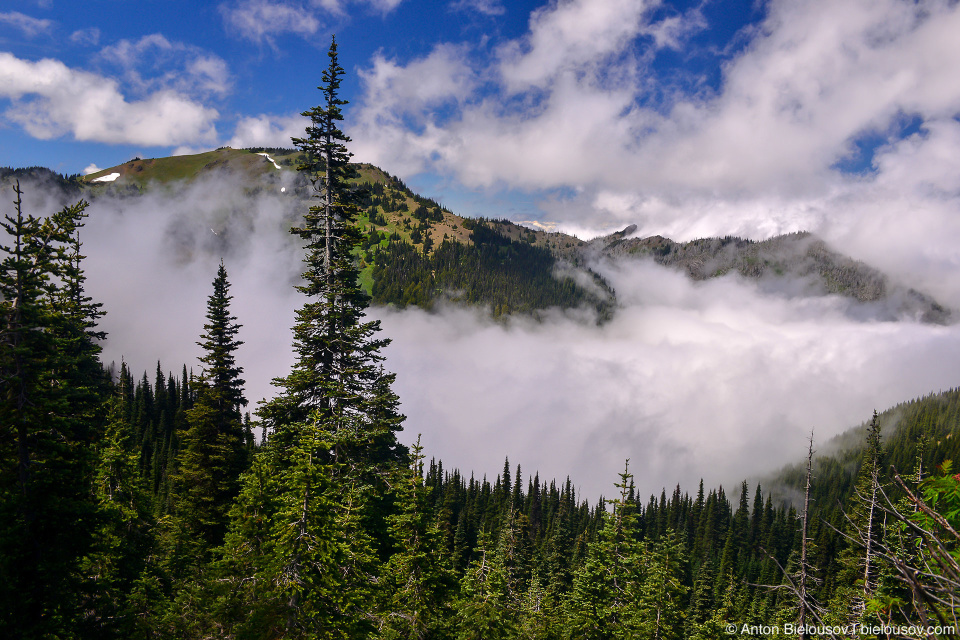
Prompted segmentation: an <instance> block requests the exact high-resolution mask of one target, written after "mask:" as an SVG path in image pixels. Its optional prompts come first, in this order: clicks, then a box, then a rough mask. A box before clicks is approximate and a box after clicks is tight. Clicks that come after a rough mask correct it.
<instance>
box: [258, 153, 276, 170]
mask: <svg viewBox="0 0 960 640" xmlns="http://www.w3.org/2000/svg"><path fill="white" fill-rule="evenodd" d="M257 155H258V156H263V157H264V158H266V159H267V160H269V161H270V162H272V163H273V166H275V167H276V168H277V169H279V168H280V165H278V164H277V161H276V160H274V159H273V158H271V157H270V155H269V154H266V153H258V154H257Z"/></svg>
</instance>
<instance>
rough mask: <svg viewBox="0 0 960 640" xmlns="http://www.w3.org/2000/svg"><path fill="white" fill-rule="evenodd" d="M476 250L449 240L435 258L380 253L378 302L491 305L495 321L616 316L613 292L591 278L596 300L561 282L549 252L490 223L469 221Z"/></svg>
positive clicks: (402, 247)
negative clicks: (553, 314) (545, 313)
mask: <svg viewBox="0 0 960 640" xmlns="http://www.w3.org/2000/svg"><path fill="white" fill-rule="evenodd" d="M464 225H465V226H466V225H469V228H470V230H471V236H470V237H471V240H472V243H471V244H465V243H462V242H454V241H451V240H444V241H443V242H441V243H440V245H439V246H438V247H436V248H435V249H434V250H433V251H432V252H429V253H428V252H427V251H423V252H420V251H418V250H417V249H416V247H414V246H413V245H411V244H408V243H406V242H402V241H398V240H392V241H391V242H390V243H389V244H388V245H387V247H386V248H385V249H381V250H379V251H377V253H376V254H375V257H374V268H373V290H372V294H373V300H374V302H376V303H378V304H394V305H396V306H398V307H406V306H410V305H413V306H419V307H423V308H425V309H429V308H431V307H433V305H435V304H436V303H437V302H439V301H441V300H460V301H463V302H467V303H470V304H485V305H489V306H490V308H491V310H492V313H493V315H494V317H499V316H501V315H507V314H510V313H527V314H529V313H535V312H537V311H540V310H544V309H548V308H550V307H559V308H563V309H569V308H576V307H581V306H590V307H593V308H595V309H596V310H597V312H598V314H599V315H600V317H606V316H608V315H609V314H610V313H611V312H612V304H613V302H612V300H613V296H612V292H610V289H609V286H607V285H606V283H605V282H604V281H603V279H602V278H600V277H599V276H597V275H596V274H590V275H589V276H587V277H592V279H593V281H594V285H595V289H596V290H597V291H601V292H609V295H602V294H597V293H595V292H593V291H591V290H588V289H587V288H585V287H583V286H581V285H580V284H578V283H577V282H575V281H574V279H573V278H571V277H558V275H557V274H556V273H555V267H556V259H555V258H554V256H553V255H552V254H551V253H550V251H549V250H547V249H544V248H542V247H538V246H534V245H531V244H528V243H525V242H515V241H513V240H511V239H510V238H507V237H505V236H503V235H501V234H499V233H497V231H496V230H495V229H493V228H492V226H491V225H490V224H488V223H487V222H485V221H465V222H464Z"/></svg>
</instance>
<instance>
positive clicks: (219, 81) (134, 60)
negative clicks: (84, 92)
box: [97, 33, 232, 97]
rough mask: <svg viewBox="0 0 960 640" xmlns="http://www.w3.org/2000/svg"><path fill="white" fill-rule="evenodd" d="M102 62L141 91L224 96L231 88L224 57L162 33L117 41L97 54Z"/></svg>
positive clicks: (228, 71) (230, 79)
mask: <svg viewBox="0 0 960 640" xmlns="http://www.w3.org/2000/svg"><path fill="white" fill-rule="evenodd" d="M97 60H98V61H99V62H100V63H101V64H105V65H108V66H110V67H113V68H116V69H119V70H120V71H121V73H122V76H123V78H124V81H125V82H127V83H128V84H129V85H130V86H131V87H132V88H133V89H134V90H135V91H136V92H138V93H141V94H144V93H149V92H151V91H156V90H157V89H174V90H177V91H180V92H182V93H187V94H191V95H195V96H197V97H204V96H211V95H213V96H223V95H225V94H226V93H228V92H229V91H230V89H231V87H232V78H231V75H230V70H229V67H228V66H227V63H226V61H225V60H223V58H221V57H219V56H217V55H215V54H211V53H209V52H207V51H204V50H203V49H201V48H200V47H196V46H193V45H188V44H184V43H182V42H175V41H170V40H168V39H167V38H166V37H165V36H164V35H163V34H161V33H153V34H150V35H146V36H143V37H142V38H139V39H138V40H120V41H118V42H116V43H114V44H112V45H110V46H108V47H104V48H103V49H101V50H100V52H99V53H98V54H97Z"/></svg>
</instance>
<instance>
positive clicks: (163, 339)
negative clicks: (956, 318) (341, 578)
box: [28, 176, 960, 498]
mask: <svg viewBox="0 0 960 640" xmlns="http://www.w3.org/2000/svg"><path fill="white" fill-rule="evenodd" d="M281 179H282V177H281ZM273 186H274V188H273V189H272V190H269V189H264V190H262V191H259V192H258V193H257V194H256V195H255V196H253V197H247V196H246V195H245V194H244V191H243V190H242V189H240V188H239V185H238V184H237V183H236V182H235V181H233V180H231V179H230V178H229V177H228V176H217V177H215V178H213V179H210V180H207V181H203V182H200V183H196V184H193V185H190V186H185V187H184V188H180V189H175V190H170V191H169V192H164V193H161V192H156V193H153V194H149V195H147V196H144V197H142V198H136V199H129V198H126V199H116V200H115V199H112V198H109V197H103V198H98V199H97V200H96V201H95V202H93V204H91V209H90V213H91V216H90V219H89V222H88V224H87V226H86V227H85V229H84V232H83V233H84V238H83V239H84V247H85V249H86V251H87V254H88V255H89V256H90V257H89V259H88V262H87V265H86V269H87V275H88V278H89V280H88V289H89V292H90V294H91V295H92V296H94V298H95V299H97V300H98V301H102V302H104V303H106V310H107V311H108V314H107V316H106V317H105V318H104V320H103V323H102V327H103V328H104V329H105V330H107V331H108V332H109V337H108V342H107V344H106V349H105V354H106V360H107V361H108V362H109V361H110V360H116V361H117V362H119V360H120V358H121V357H124V358H125V359H126V361H127V362H128V363H129V364H130V365H131V366H132V367H133V370H134V371H135V372H139V371H143V370H144V369H147V370H148V372H149V374H150V375H152V372H153V370H154V367H155V366H156V361H157V359H162V361H163V366H164V368H165V369H166V370H173V371H174V372H175V373H179V370H180V365H181V363H183V362H186V363H187V365H188V366H196V357H197V356H198V355H199V353H198V348H197V347H196V345H195V341H196V337H197V336H198V335H199V332H200V331H201V330H202V325H203V315H204V306H203V305H204V303H205V301H206V298H207V296H208V295H209V294H210V289H209V286H210V285H209V283H210V281H211V280H212V278H213V276H214V274H215V273H216V266H217V264H218V262H219V260H220V258H221V257H222V258H223V259H224V260H225V262H226V264H227V268H228V271H229V273H230V280H231V283H232V285H233V288H232V290H231V293H232V295H233V296H234V300H233V307H232V309H231V310H232V312H233V313H234V314H235V315H236V316H237V317H238V319H239V322H240V323H241V324H242V325H243V328H242V329H241V333H240V338H241V339H242V340H243V341H244V345H243V347H241V349H240V350H239V351H238V354H237V355H238V360H239V363H240V364H241V366H244V367H245V368H246V372H245V375H244V377H245V378H246V379H247V381H248V382H247V395H248V397H249V398H250V399H251V400H252V401H255V400H256V399H258V398H260V397H261V396H263V395H266V394H272V388H271V385H270V383H269V381H270V379H271V378H273V377H276V376H281V375H284V374H285V373H286V372H287V371H289V367H290V365H291V363H292V361H293V356H292V354H291V348H290V327H291V326H292V323H293V310H294V308H295V307H297V306H298V305H300V304H301V303H302V300H301V299H300V296H299V294H297V293H296V292H295V291H294V290H293V288H292V285H293V284H295V283H296V275H295V274H297V272H298V271H299V269H300V268H301V266H302V265H301V263H300V262H299V260H300V256H301V255H302V254H301V252H299V251H296V250H291V248H292V247H293V246H294V242H295V241H294V240H293V238H292V236H291V235H290V234H289V233H288V232H287V229H288V228H289V225H290V224H291V223H292V222H293V221H294V220H295V219H296V216H297V214H298V213H302V205H301V204H300V203H298V202H297V201H296V199H295V198H290V197H286V196H283V195H282V193H281V192H280V188H281V187H282V184H280V183H278V184H275V185H273ZM288 191H289V189H288ZM32 195H34V192H33V191H28V196H32ZM39 195H41V196H42V194H39ZM608 204H610V205H611V206H614V203H613V202H612V201H608ZM51 208H52V209H53V210H55V208H56V206H53V207H51ZM211 229H212V231H211ZM118 265H122V266H123V268H118ZM597 268H598V269H600V270H601V272H602V273H603V275H604V276H605V277H606V278H607V279H608V281H609V282H610V283H611V284H612V286H613V287H614V288H615V289H616V291H617V292H618V297H619V300H620V301H621V304H622V307H621V308H620V309H619V310H618V313H617V315H616V316H615V317H614V319H613V320H612V321H611V322H609V323H607V324H606V325H604V326H602V327H597V326H594V325H592V324H591V323H584V322H582V321H579V320H577V319H575V318H572V317H568V316H564V315H562V314H556V315H552V316H548V317H547V318H546V319H545V320H544V321H543V322H540V323H535V322H532V321H528V320H525V319H522V318H517V319H514V320H512V321H511V322H509V323H506V324H503V323H494V322H492V321H490V320H489V318H485V317H484V316H483V315H482V314H478V313H475V312H474V311H471V310H445V311H442V312H441V313H436V314H427V313H424V312H421V311H418V310H409V311H404V312H393V311H387V310H383V309H381V310H376V311H374V312H373V314H372V315H374V316H375V317H378V318H380V319H382V321H383V328H384V337H389V338H393V343H392V344H391V345H390V346H389V347H388V348H387V349H386V350H385V354H386V356H387V361H386V366H387V368H388V370H392V371H395V372H397V374H398V378H397V383H396V387H395V390H396V391H397V392H398V394H399V396H400V399H401V401H402V406H401V410H402V411H403V412H404V413H405V414H406V415H407V416H408V420H407V422H406V425H405V430H404V432H403V434H402V438H403V440H404V441H405V442H412V441H414V440H415V439H416V437H417V434H418V433H422V434H423V442H424V444H425V446H426V451H427V454H428V455H431V456H437V457H439V458H441V459H442V460H443V462H444V466H446V467H447V468H453V467H454V466H456V467H459V468H460V469H462V470H466V471H467V472H469V471H475V472H476V473H477V475H478V477H479V476H481V475H482V474H484V473H487V474H489V475H490V477H493V475H494V474H496V473H498V472H499V470H500V469H501V468H502V463H503V457H504V456H505V455H509V456H510V459H511V462H512V463H514V464H517V463H520V464H521V465H522V466H523V469H524V473H525V474H532V473H533V472H534V471H535V470H539V471H540V475H541V478H553V477H557V478H559V479H562V478H563V477H565V476H566V475H568V474H569V475H570V477H571V479H572V480H573V481H574V482H575V483H576V484H577V485H578V486H579V487H580V488H581V489H582V490H583V492H584V494H585V495H588V496H590V497H591V498H596V496H597V495H598V494H599V493H601V492H608V491H609V487H610V486H611V482H612V481H613V479H614V477H615V476H614V474H615V473H616V471H617V470H618V469H620V468H621V466H622V464H623V458H625V457H630V458H631V460H632V468H633V470H634V472H635V473H636V475H637V481H638V486H639V489H640V490H641V491H643V492H656V493H659V491H660V488H661V487H663V486H664V485H666V486H667V487H670V486H673V485H674V484H675V483H677V482H681V483H683V486H684V488H686V489H688V490H691V491H692V490H694V489H695V487H696V482H697V480H698V479H699V478H700V477H701V476H704V478H705V481H706V482H707V484H708V485H711V486H715V485H716V484H717V483H719V482H723V483H736V482H739V481H740V480H741V479H743V478H744V477H745V476H752V475H754V474H760V473H763V472H765V471H770V470H773V469H776V468H777V467H778V466H780V465H781V464H784V463H786V462H791V461H794V460H796V459H797V458H798V457H800V456H801V455H802V453H803V452H804V451H805V438H806V436H807V434H808V433H809V431H810V429H811V428H812V427H815V428H816V432H817V442H820V443H822V442H825V441H826V440H827V439H828V438H829V437H830V436H831V435H833V434H835V433H838V432H840V431H842V430H844V429H846V428H848V427H851V426H853V425H855V424H857V423H859V422H861V421H862V420H865V419H867V418H869V416H870V414H871V412H872V410H873V409H874V408H877V409H884V408H887V407H889V406H892V405H894V404H896V403H897V402H900V401H903V400H907V399H910V398H912V397H916V396H918V395H922V394H926V393H928V392H930V391H931V390H936V389H941V388H950V387H953V386H955V385H956V367H955V362H956V361H957V359H958V358H960V326H952V327H939V326H927V325H921V324H917V323H914V322H877V321H873V322H864V321H857V320H854V319H851V315H850V314H848V313H847V311H848V308H849V305H850V304H851V303H850V301H849V300H847V299H844V298H840V297H822V298H803V297H792V298H791V297H789V296H787V295H783V294H776V293H771V292H770V291H768V290H766V289H764V288H761V287H758V286H756V285H755V284H753V283H751V282H747V281H743V280H740V279H738V278H736V277H727V278H723V279H717V280H712V281H708V282H701V283H694V282H691V281H690V280H688V279H687V278H686V277H685V276H684V275H682V274H681V273H677V272H674V271H671V270H668V269H665V268H662V267H659V266H656V265H654V264H652V263H649V262H636V263H630V264H626V265H620V266H616V265H610V264H601V265H597ZM145 281H149V282H150V283H151V286H150V287H149V288H144V287H143V286H138V283H139V284H141V285H142V283H143V282H145ZM173 307H175V308H176V309H177V313H176V314H173V315H171V314H170V313H169V309H170V308H173ZM144 335H150V336H151V339H150V340H149V341H144V340H143V339H142V337H143V336H144ZM851 381H855V383H852V382H851Z"/></svg>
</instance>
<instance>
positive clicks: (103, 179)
mask: <svg viewBox="0 0 960 640" xmlns="http://www.w3.org/2000/svg"><path fill="white" fill-rule="evenodd" d="M119 177H120V174H119V173H108V174H107V175H105V176H100V177H99V178H94V179H93V180H91V181H90V182H113V181H114V180H116V179H117V178H119Z"/></svg>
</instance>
